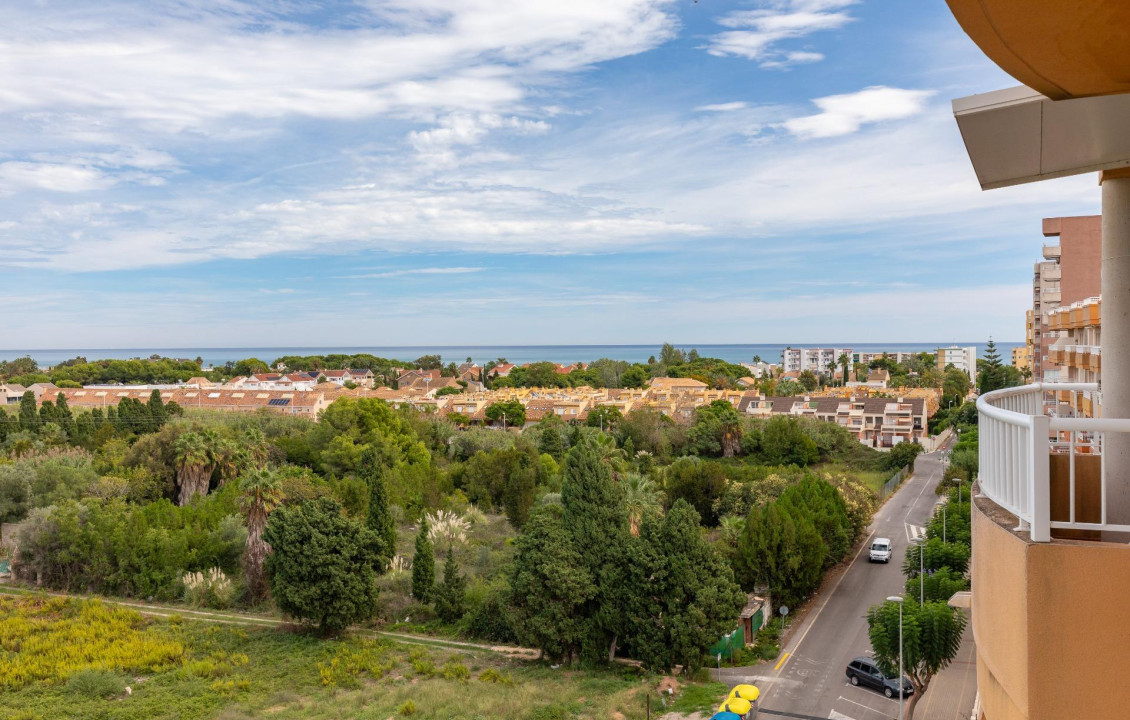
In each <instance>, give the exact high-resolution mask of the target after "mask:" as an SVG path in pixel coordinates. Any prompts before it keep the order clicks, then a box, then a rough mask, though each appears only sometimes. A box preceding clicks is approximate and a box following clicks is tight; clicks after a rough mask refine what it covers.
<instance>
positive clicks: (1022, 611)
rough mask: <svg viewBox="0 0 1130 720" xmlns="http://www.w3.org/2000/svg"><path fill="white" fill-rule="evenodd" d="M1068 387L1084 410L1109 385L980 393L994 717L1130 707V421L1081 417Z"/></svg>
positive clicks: (984, 644) (982, 674)
mask: <svg viewBox="0 0 1130 720" xmlns="http://www.w3.org/2000/svg"><path fill="white" fill-rule="evenodd" d="M1062 396H1067V397H1068V398H1070V400H1071V403H1070V404H1071V405H1073V406H1076V407H1078V406H1082V407H1084V408H1085V407H1086V406H1087V405H1088V404H1090V403H1092V402H1098V387H1097V385H1095V384H1093V383H1044V384H1036V385H1029V386H1026V387H1020V388H1009V389H1006V390H998V391H996V392H992V393H987V394H985V395H983V396H982V397H981V398H980V399H979V400H978V401H977V408H978V411H979V414H980V424H979V439H980V453H981V455H980V473H979V478H978V485H979V488H980V495H978V496H977V497H976V498H975V500H974V508H973V512H972V516H973V517H972V520H973V545H974V547H973V561H972V565H971V568H970V574H971V576H972V586H973V617H972V622H973V634H974V638H975V641H976V647H977V686H978V692H979V695H980V698H981V711H982V713H983V715H982V717H984V718H986V719H987V720H998V719H1000V718H1009V719H1013V718H1015V719H1017V720H1037V719H1039V720H1053V719H1054V720H1059V719H1060V718H1087V719H1088V720H1122V719H1123V718H1125V717H1126V708H1127V707H1128V706H1130V684H1128V683H1126V682H1125V678H1126V676H1127V674H1130V655H1128V654H1127V653H1126V637H1127V632H1128V631H1130V628H1128V622H1127V618H1126V596H1127V593H1130V546H1128V545H1127V544H1126V537H1127V536H1126V535H1125V533H1126V532H1127V531H1130V525H1122V524H1118V521H1121V522H1126V521H1127V519H1126V518H1120V517H1117V515H1118V513H1119V511H1120V510H1121V508H1120V507H1119V504H1120V503H1119V501H1120V500H1122V499H1123V498H1125V497H1126V493H1127V492H1130V488H1127V487H1125V486H1124V485H1123V484H1122V483H1121V482H1120V481H1121V479H1122V477H1121V475H1122V473H1120V472H1119V471H1120V470H1123V468H1121V467H1119V466H1118V465H1117V464H1116V463H1115V461H1114V460H1113V458H1114V457H1115V456H1116V453H1118V452H1119V450H1120V448H1121V444H1122V443H1121V441H1122V440H1123V438H1121V437H1119V438H1117V442H1116V440H1115V435H1122V434H1126V433H1130V420H1125V419H1092V418H1079V417H1071V415H1073V414H1074V413H1073V412H1072V411H1071V410H1070V406H1069V405H1064V404H1059V402H1058V399H1059V398H1060V397H1062ZM1108 438H1109V443H1110V447H1109V453H1108V454H1109V455H1110V464H1111V465H1112V467H1111V468H1108V467H1107V458H1106V457H1105V456H1104V452H1103V450H1104V445H1106V444H1107V442H1108V440H1107V439H1108ZM1108 474H1109V475H1110V476H1111V477H1110V478H1109V481H1108ZM1108 491H1109V493H1108ZM1108 504H1109V505H1112V506H1113V507H1112V511H1111V516H1110V517H1108ZM1065 613H1066V615H1065ZM1067 616H1069V619H1068V617H1067ZM1065 658H1071V661H1070V662H1065ZM1069 687H1073V688H1083V687H1086V688H1090V690H1088V691H1086V692H1065V691H1064V689H1065V688H1069Z"/></svg>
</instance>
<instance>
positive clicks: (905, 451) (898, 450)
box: [887, 442, 923, 470]
mask: <svg viewBox="0 0 1130 720" xmlns="http://www.w3.org/2000/svg"><path fill="white" fill-rule="evenodd" d="M922 450H923V448H922V446H921V445H919V444H918V443H916V442H900V443H899V444H897V445H895V446H894V447H893V448H891V451H890V452H889V453H887V469H888V470H898V469H899V468H902V467H906V466H907V465H909V466H910V467H911V468H913V467H914V459H915V458H917V457H918V454H919V453H921V452H922Z"/></svg>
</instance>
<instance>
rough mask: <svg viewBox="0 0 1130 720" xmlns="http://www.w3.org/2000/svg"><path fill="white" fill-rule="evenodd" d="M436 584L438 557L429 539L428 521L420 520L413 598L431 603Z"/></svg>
mask: <svg viewBox="0 0 1130 720" xmlns="http://www.w3.org/2000/svg"><path fill="white" fill-rule="evenodd" d="M435 584H436V557H435V550H434V549H433V548H432V541H431V538H429V537H428V519H427V518H426V517H424V518H423V519H421V520H420V532H418V533H416V554H415V555H413V556H412V597H414V598H416V599H417V600H419V601H420V602H422V603H426V602H431V599H432V590H433V589H434V587H435Z"/></svg>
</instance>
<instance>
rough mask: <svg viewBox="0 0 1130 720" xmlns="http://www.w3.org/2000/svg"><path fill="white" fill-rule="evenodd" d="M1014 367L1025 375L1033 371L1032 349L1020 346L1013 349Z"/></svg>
mask: <svg viewBox="0 0 1130 720" xmlns="http://www.w3.org/2000/svg"><path fill="white" fill-rule="evenodd" d="M1012 366H1013V367H1014V368H1016V369H1017V370H1019V371H1020V372H1021V373H1023V372H1024V371H1025V370H1029V371H1030V370H1031V369H1032V348H1031V347H1029V346H1028V345H1018V346H1016V347H1014V348H1013V349H1012Z"/></svg>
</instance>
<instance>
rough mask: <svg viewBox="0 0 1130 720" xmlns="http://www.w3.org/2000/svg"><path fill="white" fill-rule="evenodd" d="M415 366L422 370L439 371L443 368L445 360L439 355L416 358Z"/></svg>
mask: <svg viewBox="0 0 1130 720" xmlns="http://www.w3.org/2000/svg"><path fill="white" fill-rule="evenodd" d="M413 364H414V365H415V366H416V367H418V368H420V369H421V370H439V369H440V368H442V367H443V358H441V357H440V356H439V355H423V356H421V357H418V358H416V362H415V363H413Z"/></svg>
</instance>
